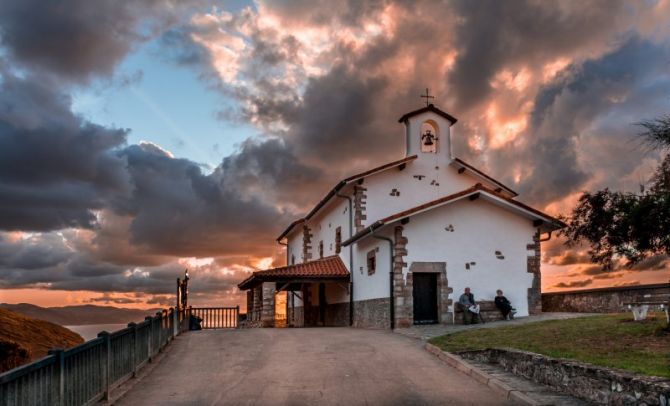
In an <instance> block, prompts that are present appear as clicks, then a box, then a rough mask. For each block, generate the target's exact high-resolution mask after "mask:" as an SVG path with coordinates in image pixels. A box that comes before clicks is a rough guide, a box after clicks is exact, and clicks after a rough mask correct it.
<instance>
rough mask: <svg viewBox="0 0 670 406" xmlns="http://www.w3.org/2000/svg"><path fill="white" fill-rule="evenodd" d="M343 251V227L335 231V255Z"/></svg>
mask: <svg viewBox="0 0 670 406" xmlns="http://www.w3.org/2000/svg"><path fill="white" fill-rule="evenodd" d="M340 251H342V227H337V228H336V229H335V253H336V254H339V253H340Z"/></svg>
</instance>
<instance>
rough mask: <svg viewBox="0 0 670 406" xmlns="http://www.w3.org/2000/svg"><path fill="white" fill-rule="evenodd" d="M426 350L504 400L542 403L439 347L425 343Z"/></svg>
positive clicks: (531, 404)
mask: <svg viewBox="0 0 670 406" xmlns="http://www.w3.org/2000/svg"><path fill="white" fill-rule="evenodd" d="M425 348H426V350H427V351H428V352H430V353H431V354H433V355H435V356H436V357H437V358H439V359H440V360H441V361H442V362H444V363H445V364H447V365H449V366H450V367H453V368H456V369H457V370H459V371H461V372H462V373H464V374H466V375H468V376H470V377H471V378H473V379H474V380H476V381H477V382H481V383H483V384H484V385H486V386H488V387H489V388H491V389H493V390H494V391H495V392H497V393H499V394H501V395H502V396H504V397H505V399H509V400H513V401H515V402H519V404H524V405H530V406H541V405H543V403H539V402H538V401H536V400H535V399H532V398H531V397H529V396H528V395H526V394H525V393H523V392H521V391H518V390H516V389H514V388H513V387H511V386H509V385H508V384H506V383H505V382H503V381H501V380H500V379H497V378H495V377H493V376H491V375H490V374H488V373H486V372H484V371H482V370H481V369H479V368H477V367H475V366H474V365H471V364H470V363H468V362H467V361H465V360H464V359H463V358H461V357H459V356H458V355H455V354H452V353H450V352H446V351H442V350H441V349H440V348H439V347H437V346H435V345H433V344H430V343H426V346H425Z"/></svg>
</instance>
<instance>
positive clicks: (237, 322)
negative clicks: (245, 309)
mask: <svg viewBox="0 0 670 406" xmlns="http://www.w3.org/2000/svg"><path fill="white" fill-rule="evenodd" d="M235 328H240V305H237V306H235Z"/></svg>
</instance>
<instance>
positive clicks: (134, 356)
mask: <svg viewBox="0 0 670 406" xmlns="http://www.w3.org/2000/svg"><path fill="white" fill-rule="evenodd" d="M128 328H129V329H131V330H132V334H131V335H132V337H133V339H132V341H133V343H132V344H131V346H130V360H131V362H132V363H133V378H135V377H136V376H137V365H138V364H139V362H137V358H138V357H137V352H138V351H137V324H135V323H128Z"/></svg>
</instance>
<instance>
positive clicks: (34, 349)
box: [0, 308, 84, 372]
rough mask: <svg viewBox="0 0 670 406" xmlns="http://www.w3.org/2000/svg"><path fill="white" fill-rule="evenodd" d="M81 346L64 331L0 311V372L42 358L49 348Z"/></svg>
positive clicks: (71, 335)
mask: <svg viewBox="0 0 670 406" xmlns="http://www.w3.org/2000/svg"><path fill="white" fill-rule="evenodd" d="M83 342H84V339H83V338H81V336H80V335H79V334H77V333H75V332H73V331H70V330H68V329H66V328H65V327H62V326H59V325H57V324H54V323H50V322H48V321H44V320H37V319H33V318H30V317H26V316H24V315H21V314H18V313H16V312H13V311H10V310H7V309H1V308H0V372H2V371H3V370H6V369H11V368H14V367H17V366H19V365H21V364H24V363H27V362H30V361H32V360H36V359H39V358H42V357H44V356H45V355H47V351H49V350H50V349H52V348H70V347H74V346H75V345H78V344H81V343H83Z"/></svg>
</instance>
